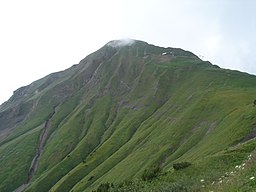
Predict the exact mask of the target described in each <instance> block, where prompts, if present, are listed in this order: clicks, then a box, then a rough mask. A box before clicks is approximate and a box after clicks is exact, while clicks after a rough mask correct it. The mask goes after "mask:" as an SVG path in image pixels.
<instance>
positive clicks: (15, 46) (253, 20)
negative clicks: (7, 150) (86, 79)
mask: <svg viewBox="0 0 256 192" xmlns="http://www.w3.org/2000/svg"><path fill="white" fill-rule="evenodd" d="M255 10H256V1H255V0H107V1H106V0H101V1H100V0H93V1H87V0H72V1H71V0H22V1H21V0H0V72H1V75H0V103H2V102H3V101H5V100H7V99H8V97H10V96H11V95H12V92H13V91H14V90H15V89H17V88H19V87H21V86H24V85H27V84H29V83H31V82H32V81H34V80H37V79H39V78H41V77H43V76H45V75H47V74H49V73H51V72H55V71H59V70H63V69H66V68H68V67H70V66H71V65H73V64H76V63H78V62H79V61H80V60H81V59H83V58H84V57H85V56H86V55H88V54H89V53H91V52H93V51H95V50H97V49H99V48H100V47H101V46H103V45H104V44H105V43H107V42H108V41H110V40H113V39H123V38H132V39H138V40H143V41H147V42H148V43H151V44H155V45H159V46H164V47H180V48H182V49H185V50H189V51H192V52H193V53H195V54H197V55H202V56H204V60H209V61H211V62H212V63H214V64H217V65H219V66H221V67H223V68H229V69H237V70H240V71H244V72H248V73H251V74H256V56H255V53H256V11H255Z"/></svg>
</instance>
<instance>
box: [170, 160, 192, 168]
mask: <svg viewBox="0 0 256 192" xmlns="http://www.w3.org/2000/svg"><path fill="white" fill-rule="evenodd" d="M190 165H191V163H189V162H180V163H174V164H173V168H174V169H175V170H181V169H185V168H186V167H189V166H190Z"/></svg>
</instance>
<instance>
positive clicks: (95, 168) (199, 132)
mask: <svg viewBox="0 0 256 192" xmlns="http://www.w3.org/2000/svg"><path fill="white" fill-rule="evenodd" d="M49 79H50V80H49ZM255 82H256V78H255V76H252V75H248V74H245V73H241V72H237V71H230V70H224V69H220V68H219V67H217V66H214V65H212V64H210V63H209V62H204V61H201V60H200V59H199V58H198V57H196V56H195V55H194V54H192V53H190V52H186V51H183V50H181V49H173V48H160V47H156V46H153V45H149V44H147V43H144V42H141V41H135V42H134V43H133V44H132V45H127V46H125V45H123V46H115V47H114V46H113V44H111V45H110V44H108V45H106V46H104V47H103V48H101V49H100V50H99V51H97V52H95V53H93V54H91V55H89V56H88V57H87V58H85V59H84V60H82V61H81V62H80V64H79V65H75V66H73V67H71V68H70V69H68V70H65V71H63V72H59V73H57V74H52V75H50V76H47V77H45V78H43V79H41V80H39V81H36V82H35V83H32V84H31V85H30V86H29V87H28V88H27V89H28V90H31V91H30V92H29V91H28V92H27V93H26V96H24V95H23V97H17V99H16V97H14V98H15V100H14V101H8V102H7V103H6V104H5V105H3V106H2V107H1V110H2V112H1V114H4V113H7V112H6V111H7V110H11V109H13V108H14V107H17V106H21V104H22V106H27V107H26V108H25V109H27V110H23V111H24V114H23V113H22V114H23V116H24V117H23V116H22V117H23V118H22V119H21V120H20V121H19V123H17V126H16V127H15V126H13V127H11V125H10V127H11V128H10V129H8V130H9V131H8V132H9V134H6V135H5V136H4V137H3V138H2V139H1V140H0V143H1V145H0V155H1V157H4V158H3V159H1V160H0V166H1V169H0V170H1V171H0V178H1V181H3V182H1V183H0V189H1V191H11V190H14V189H16V188H18V187H19V186H20V185H22V184H25V183H27V181H28V177H29V171H30V165H31V162H32V159H33V158H34V157H35V154H36V153H38V146H39V144H41V145H42V150H40V151H39V152H40V156H39V158H38V163H37V166H36V167H35V170H36V171H35V174H33V175H32V176H31V177H32V179H31V180H30V181H29V185H28V187H27V189H26V191H42V192H43V191H49V190H51V191H60V192H63V191H72V190H73V191H90V190H92V189H95V188H97V187H98V185H99V184H100V183H106V182H113V183H118V182H122V181H124V180H132V179H134V178H140V177H141V175H142V174H143V171H144V170H145V169H147V168H149V167H152V166H153V165H160V166H161V168H163V169H164V170H168V169H170V168H171V167H172V164H173V162H175V161H189V162H197V161H200V160H201V159H204V158H206V157H207V158H211V157H213V156H214V155H216V154H218V153H219V152H221V151H223V150H225V149H227V148H229V147H231V146H235V145H237V144H238V143H241V142H245V141H246V140H248V139H251V138H253V137H254V132H255V114H256V107H254V100H255V95H256V88H255ZM14 102H15V103H14ZM20 111H21V112H22V110H20ZM14 117H15V118H16V116H14ZM3 130H7V129H4V126H3ZM42 138H43V139H42ZM22 149H26V150H25V151H24V152H22ZM12 159H17V160H15V161H12ZM6 162H8V166H6ZM209 162H210V160H209ZM206 163H207V162H206ZM14 167H15V169H13V168H14ZM10 170H12V171H10ZM7 172H8V174H6V173H7ZM14 175H15V177H18V178H19V179H15V177H14ZM10 183H12V184H11V185H10Z"/></svg>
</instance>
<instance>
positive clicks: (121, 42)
mask: <svg viewBox="0 0 256 192" xmlns="http://www.w3.org/2000/svg"><path fill="white" fill-rule="evenodd" d="M134 42H135V40H133V39H121V40H114V41H110V42H109V43H108V44H107V45H108V46H111V47H124V46H131V45H132V44H133V43H134Z"/></svg>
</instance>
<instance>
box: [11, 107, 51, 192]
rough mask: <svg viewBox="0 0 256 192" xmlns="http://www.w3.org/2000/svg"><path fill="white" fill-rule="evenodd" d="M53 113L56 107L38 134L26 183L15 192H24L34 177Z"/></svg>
mask: <svg viewBox="0 0 256 192" xmlns="http://www.w3.org/2000/svg"><path fill="white" fill-rule="evenodd" d="M55 112H56V107H54V110H53V112H52V114H51V115H50V117H49V118H48V119H47V120H46V122H45V124H44V127H43V129H42V132H41V134H40V138H39V142H38V144H37V148H36V154H35V156H34V158H33V160H32V162H31V165H30V168H29V172H28V180H27V182H26V183H25V184H22V185H21V186H20V187H19V188H17V189H16V190H15V192H22V191H24V190H25V189H26V187H27V186H28V184H29V183H30V182H31V180H32V178H33V177H34V175H35V172H36V169H37V166H38V163H39V158H40V156H41V154H42V150H43V147H44V145H45V142H46V140H47V138H48V130H49V128H50V127H51V122H50V121H51V119H52V117H53V115H54V114H55Z"/></svg>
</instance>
